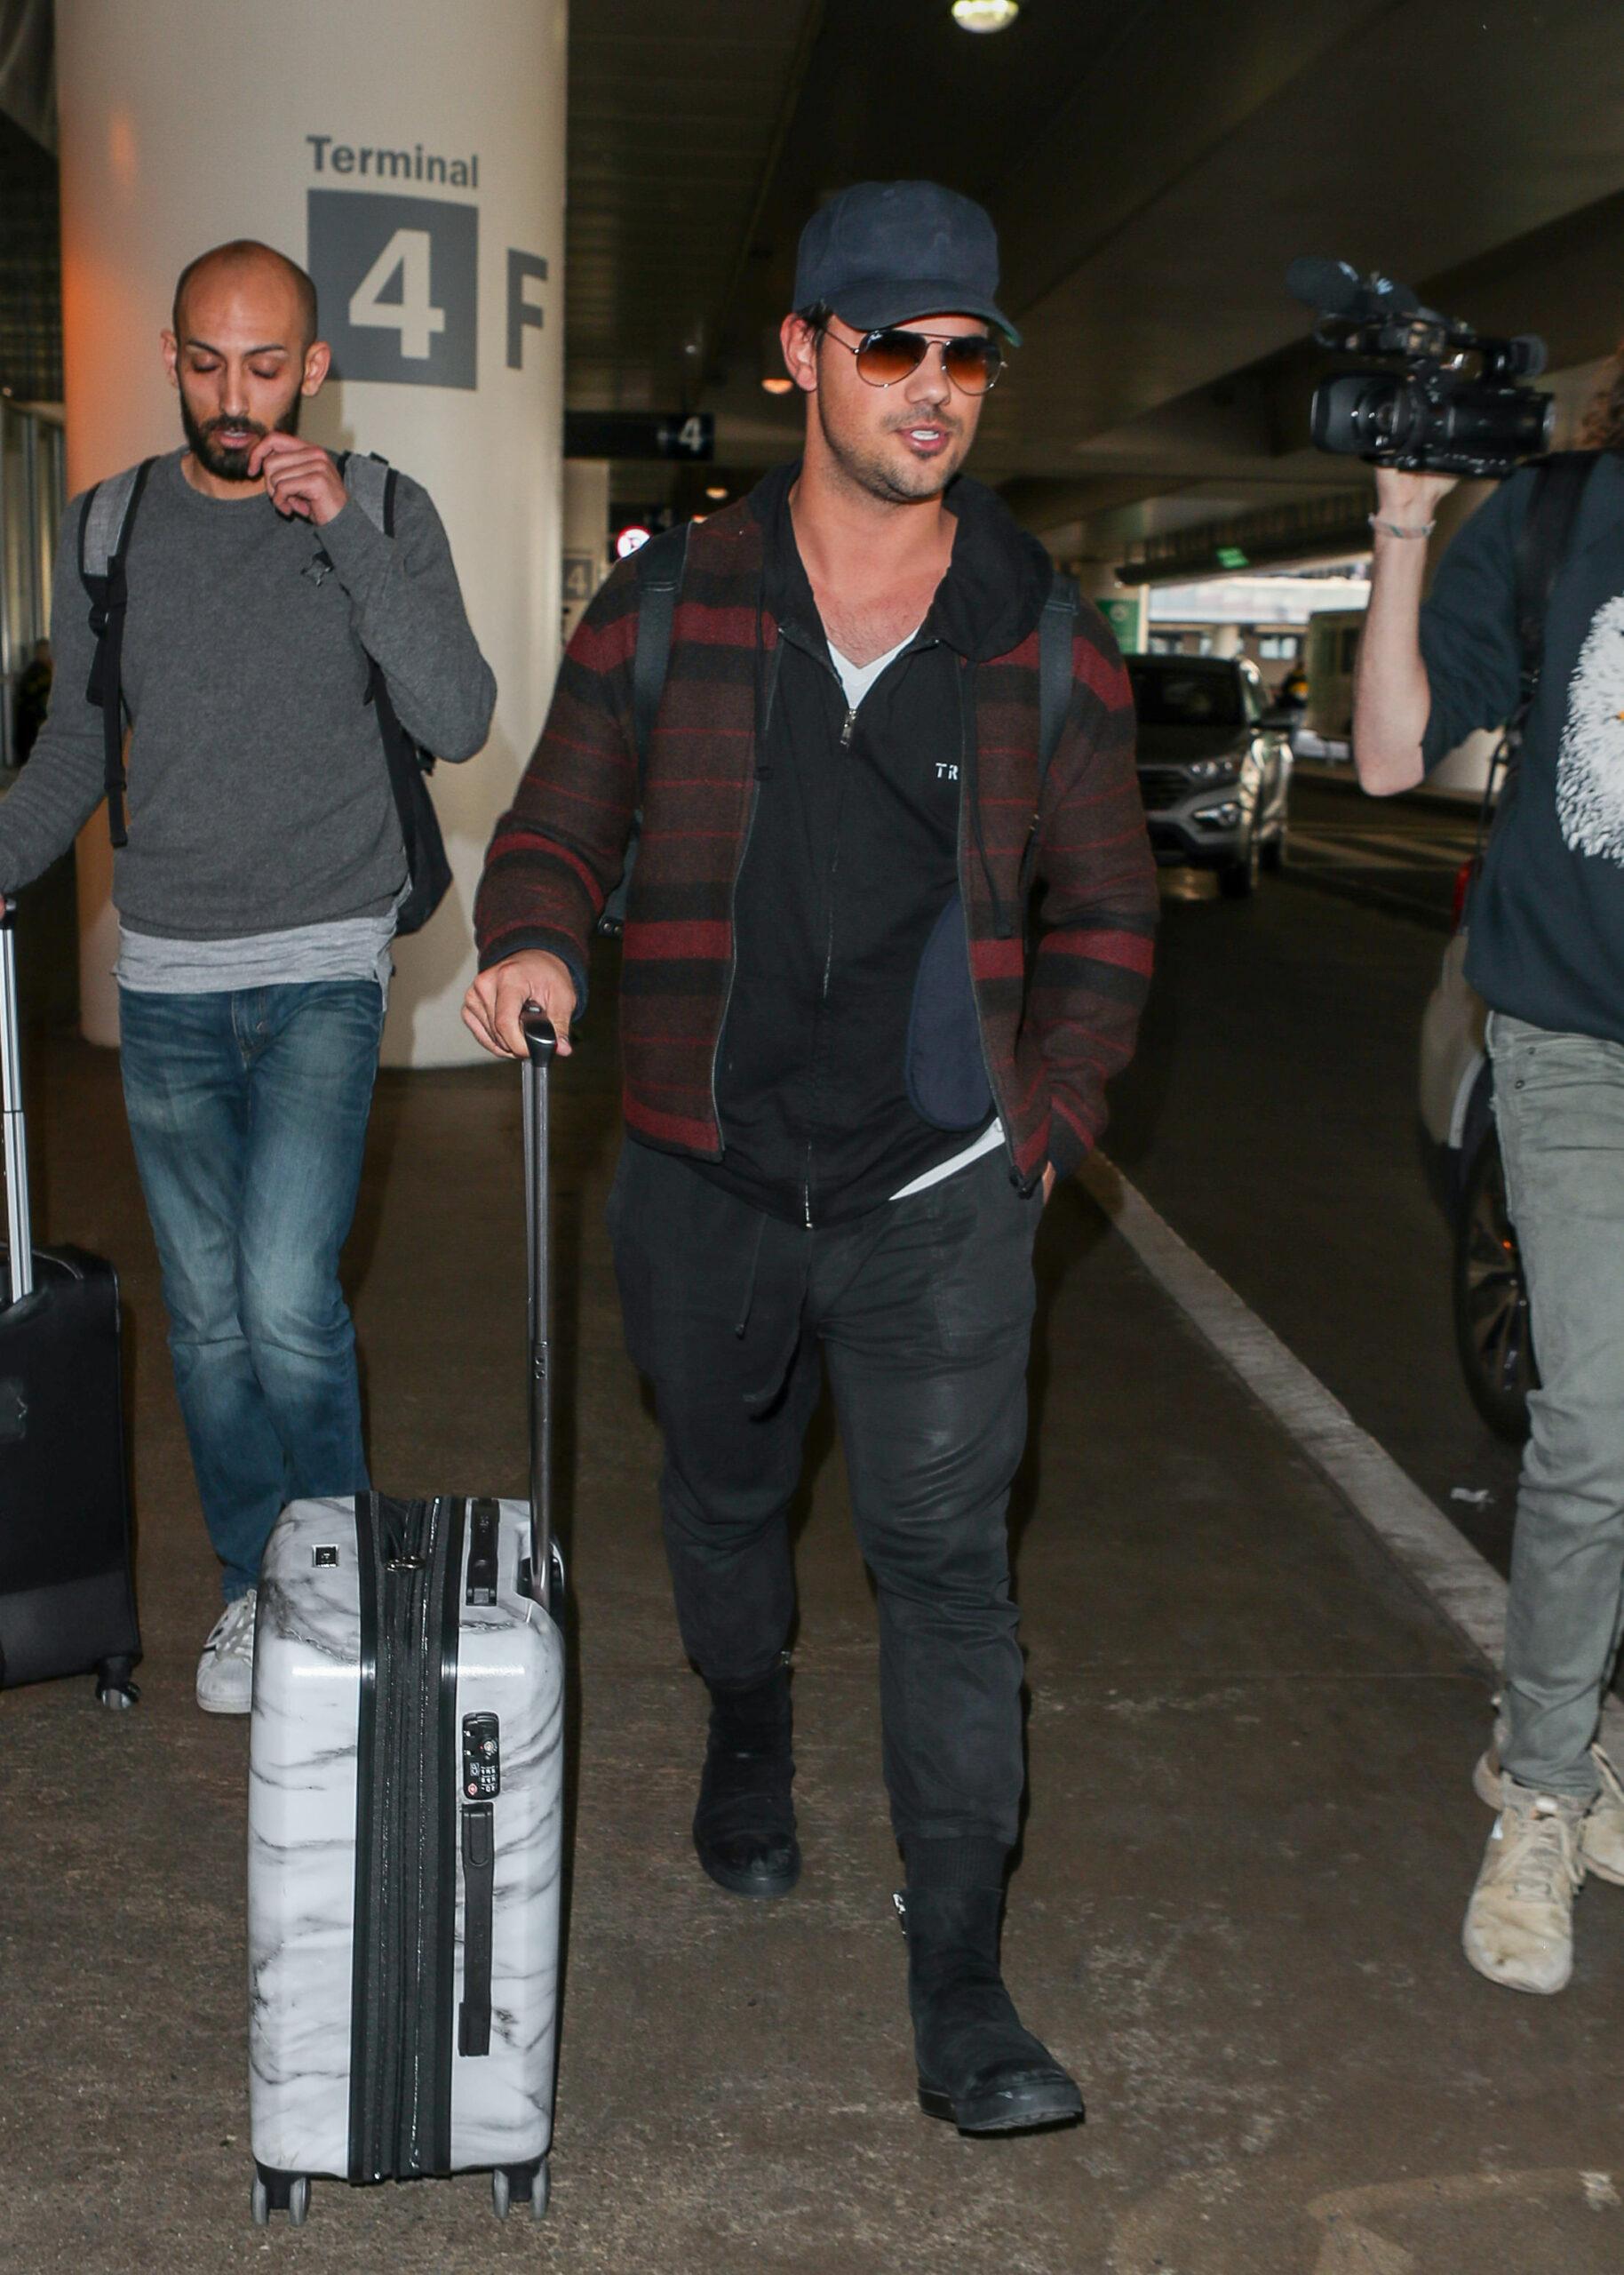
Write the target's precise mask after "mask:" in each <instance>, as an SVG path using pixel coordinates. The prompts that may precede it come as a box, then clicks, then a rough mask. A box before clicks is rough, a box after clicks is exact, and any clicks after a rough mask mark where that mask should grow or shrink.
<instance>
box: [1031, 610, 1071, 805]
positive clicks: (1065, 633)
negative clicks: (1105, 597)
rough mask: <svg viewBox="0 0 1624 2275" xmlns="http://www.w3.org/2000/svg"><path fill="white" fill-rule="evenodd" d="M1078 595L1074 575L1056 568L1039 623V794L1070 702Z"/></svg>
mask: <svg viewBox="0 0 1624 2275" xmlns="http://www.w3.org/2000/svg"><path fill="white" fill-rule="evenodd" d="M1078 606H1079V595H1078V589H1077V582H1076V579H1074V578H1071V577H1064V576H1062V575H1061V573H1060V571H1058V570H1056V571H1055V581H1054V583H1053V584H1052V585H1051V586H1050V587H1049V596H1048V598H1047V600H1046V601H1045V602H1044V603H1043V615H1042V617H1041V619H1039V626H1038V797H1039V801H1041V799H1042V796H1043V786H1044V783H1045V782H1046V781H1047V778H1048V771H1049V762H1050V760H1051V759H1052V758H1053V757H1054V755H1055V745H1056V744H1057V743H1058V742H1059V740H1060V735H1061V730H1062V728H1063V726H1064V725H1065V723H1066V713H1067V710H1068V709H1069V708H1070V706H1071V636H1072V634H1073V632H1074V631H1075V629H1076V626H1077V611H1078Z"/></svg>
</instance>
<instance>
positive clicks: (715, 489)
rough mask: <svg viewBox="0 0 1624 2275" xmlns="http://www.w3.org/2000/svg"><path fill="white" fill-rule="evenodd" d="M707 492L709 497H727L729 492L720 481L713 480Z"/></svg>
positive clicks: (706, 494)
mask: <svg viewBox="0 0 1624 2275" xmlns="http://www.w3.org/2000/svg"><path fill="white" fill-rule="evenodd" d="M727 494H728V493H727V491H726V490H725V489H724V488H723V487H722V485H721V483H720V482H713V483H712V484H711V485H710V487H709V489H708V490H707V491H705V496H706V497H707V498H717V499H720V498H725V497H726V496H727Z"/></svg>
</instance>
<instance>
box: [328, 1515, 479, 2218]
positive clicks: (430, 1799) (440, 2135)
mask: <svg viewBox="0 0 1624 2275" xmlns="http://www.w3.org/2000/svg"><path fill="white" fill-rule="evenodd" d="M363 1511H364V1521H363ZM356 1515H357V1542H358V1546H360V1548H361V1550H362V1554H361V1556H360V1559H359V1562H360V1568H361V1572H362V1599H363V1601H362V1630H363V1638H364V1635H365V1632H366V1629H367V1627H368V1624H369V1621H368V1617H367V1610H368V1606H367V1602H366V1599H367V1596H368V1594H369V1593H370V1598H371V1604H370V1611H371V1618H370V1627H371V1632H372V1635H373V1638H374V1647H373V1649H372V1651H371V1653H370V1688H371V1694H372V1695H371V1698H370V1712H369V1711H368V1701H367V1698H366V1695H365V1694H366V1691H367V1688H368V1659H369V1654H368V1653H367V1651H366V1650H365V1648H364V1643H363V1651H362V1692H363V1700H362V1730H361V1746H360V1757H359V1760H358V1765H357V1786H356V1834H357V1838H356V1886H355V1960H354V1986H353V2000H354V2011H353V2019H352V2030H351V2076H350V2177H351V2178H352V2179H356V2180H382V2179H386V2178H388V2177H390V2176H391V2175H394V2176H404V2175H411V2174H418V2173H435V2172H437V2173H443V2172H446V2171H449V2169H450V2066H451V2042H452V2041H451V2011H452V1991H453V1987H454V1975H455V1967H456V1952H455V1928H456V1909H455V1907H456V1835H457V1815H456V1792H455V1784H456V1777H457V1755H456V1688H457V1644H458V1632H459V1611H458V1593H459V1589H460V1585H461V1562H462V1557H461V1550H462V1534H463V1518H464V1507H463V1504H462V1503H461V1502H460V1501H455V1500H445V1501H411V1502H398V1501H397V1502H390V1501H385V1500H383V1499H381V1498H380V1497H378V1496H375V1495H370V1496H367V1497H364V1499H363V1500H360V1501H358V1502H357V1508H356ZM369 1545H370V1554H369V1553H367V1549H368V1547H369ZM369 1581H370V1590H369V1585H368V1584H369Z"/></svg>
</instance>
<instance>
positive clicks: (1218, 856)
mask: <svg viewBox="0 0 1624 2275" xmlns="http://www.w3.org/2000/svg"><path fill="white" fill-rule="evenodd" d="M1126 662H1127V672H1128V678H1129V679H1130V680H1131V681H1132V683H1133V688H1134V707H1135V709H1136V710H1137V712H1138V714H1139V787H1140V793H1141V794H1142V797H1143V799H1144V806H1145V814H1146V817H1147V818H1148V819H1149V822H1150V845H1151V848H1152V850H1153V851H1154V852H1155V855H1156V858H1157V859H1158V861H1159V862H1162V863H1163V864H1165V865H1168V866H1179V865H1184V864H1189V865H1191V866H1195V867H1197V868H1202V869H1216V870H1217V872H1218V882H1219V885H1220V887H1221V888H1222V890H1223V891H1224V892H1225V893H1227V894H1229V895H1230V896H1231V898H1240V897H1241V896H1243V895H1245V894H1246V893H1249V892H1251V891H1252V890H1254V888H1255V886H1256V884H1257V879H1258V872H1259V870H1260V869H1263V868H1269V869H1278V867H1279V866H1281V864H1282V862H1283V861H1284V860H1285V858H1286V797H1287V794H1288V792H1289V790H1290V787H1291V769H1292V754H1291V728H1292V724H1293V721H1294V716H1295V714H1294V713H1292V712H1288V711H1284V710H1280V711H1272V710H1270V707H1269V697H1268V693H1267V691H1266V690H1265V688H1264V686H1263V682H1262V675H1260V673H1259V672H1258V669H1257V667H1256V665H1255V664H1251V663H1248V662H1246V659H1244V658H1241V657H1238V656H1129V657H1128V658H1127V659H1126Z"/></svg>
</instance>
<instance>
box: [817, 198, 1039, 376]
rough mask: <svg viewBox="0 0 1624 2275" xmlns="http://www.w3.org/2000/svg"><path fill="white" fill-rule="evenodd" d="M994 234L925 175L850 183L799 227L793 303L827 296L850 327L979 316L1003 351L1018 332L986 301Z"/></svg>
mask: <svg viewBox="0 0 1624 2275" xmlns="http://www.w3.org/2000/svg"><path fill="white" fill-rule="evenodd" d="M996 291H998V232H997V231H996V230H995V229H994V228H993V226H992V221H991V216H990V215H989V214H987V213H986V212H983V209H982V207H980V206H979V205H977V204H975V200H974V199H973V198H969V197H960V196H959V194H958V192H957V191H956V190H951V189H943V187H942V185H941V183H940V182H935V181H860V182H857V183H856V184H855V185H854V186H853V187H852V188H850V189H843V190H842V191H841V192H840V196H838V197H832V198H831V199H830V201H829V203H828V204H827V205H824V206H822V207H820V209H819V210H818V212H816V213H815V214H814V215H813V216H812V219H811V220H809V221H808V223H807V226H806V228H804V229H803V230H802V231H801V233H800V251H799V252H798V253H797V255H796V258H795V298H794V306H795V307H797V308H809V307H814V306H816V303H817V302H818V301H820V300H824V301H827V303H828V305H829V306H830V307H832V309H833V310H834V312H835V314H836V315H838V316H840V317H842V318H843V319H844V320H845V322H846V323H848V324H851V325H853V326H855V327H856V330H857V331H883V330H885V328H886V327H887V326H888V325H889V324H895V323H907V321H908V320H909V318H910V317H911V316H928V315H966V316H983V317H984V318H985V320H986V321H987V323H991V324H996V325H997V326H998V328H999V331H1001V332H1002V333H1003V334H1004V337H1005V338H1006V339H1007V340H1008V342H1009V344H1010V346H1011V347H1019V346H1020V345H1021V335H1020V333H1019V332H1018V331H1016V330H1015V326H1014V324H1012V323H1010V321H1009V318H1008V317H1007V315H1005V314H1004V312H1003V310H1002V309H1001V308H1000V307H999V305H998V302H997V301H996V300H995V299H994V298H993V294H994V293H995V292H996Z"/></svg>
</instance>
